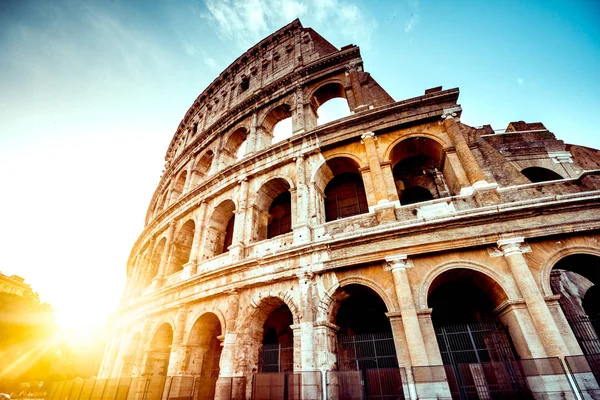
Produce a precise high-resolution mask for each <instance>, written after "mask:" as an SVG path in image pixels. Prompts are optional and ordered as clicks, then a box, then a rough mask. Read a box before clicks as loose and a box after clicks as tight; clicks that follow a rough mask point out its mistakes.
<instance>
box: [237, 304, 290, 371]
mask: <svg viewBox="0 0 600 400" xmlns="http://www.w3.org/2000/svg"><path fill="white" fill-rule="evenodd" d="M250 305H251V310H250V312H249V313H248V314H247V315H246V316H241V321H244V322H243V324H242V326H240V329H239V332H240V340H239V341H238V343H240V346H243V348H244V349H245V350H244V351H241V352H240V357H239V359H238V366H237V368H238V369H246V370H248V371H251V370H254V369H255V368H256V369H257V370H261V369H262V367H261V366H262V365H263V364H265V363H264V362H261V358H262V361H264V360H265V359H264V357H262V355H261V354H264V353H261V352H262V349H263V348H264V347H265V346H267V350H269V351H270V350H273V349H272V348H270V347H269V345H270V344H272V343H271V342H270V341H269V340H268V339H274V337H273V336H272V335H271V336H267V335H269V328H270V327H271V326H273V325H274V324H273V323H271V324H268V322H269V318H270V317H271V316H272V315H274V314H275V316H276V317H277V316H279V317H281V318H283V319H284V320H283V321H279V322H280V323H279V324H275V325H278V326H279V328H287V333H288V334H289V328H290V327H291V325H292V324H298V323H300V318H301V316H300V314H299V312H298V307H297V306H296V304H294V301H293V299H292V298H291V296H290V295H289V293H283V292H282V293H272V292H269V293H267V294H265V295H264V296H263V294H262V293H258V294H257V296H255V297H253V298H251V300H250ZM286 312H289V314H291V320H287V321H286V320H285V318H286ZM271 322H273V321H271ZM265 328H267V329H265ZM275 328H276V331H277V327H275ZM276 333H278V335H276V337H277V340H279V334H280V333H286V332H282V329H279V332H276ZM286 337H287V338H291V339H292V340H293V336H290V335H287V336H286ZM292 346H293V343H286V346H285V347H286V351H285V355H286V356H285V360H284V361H285V363H286V364H287V365H286V366H285V368H287V369H289V368H290V367H289V362H290V361H292V360H291V359H293V355H292V354H293V352H292V354H290V350H291V349H290V347H292ZM268 358H269V357H268ZM294 361H295V362H298V361H299V360H294ZM280 366H281V364H278V366H277V367H278V368H279V367H280Z"/></svg>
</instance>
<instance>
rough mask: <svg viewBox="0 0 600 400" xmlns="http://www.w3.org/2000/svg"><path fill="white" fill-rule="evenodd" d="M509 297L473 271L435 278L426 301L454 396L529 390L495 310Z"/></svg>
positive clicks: (468, 270) (464, 270)
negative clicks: (517, 366) (483, 392)
mask: <svg viewBox="0 0 600 400" xmlns="http://www.w3.org/2000/svg"><path fill="white" fill-rule="evenodd" d="M507 299H508V297H507V295H506V293H505V292H504V290H503V289H502V288H501V287H500V285H499V284H498V283H496V282H495V281H494V280H493V279H491V278H490V277H488V276H487V275H484V274H482V273H480V272H477V271H473V270H470V269H464V268H457V269H452V270H449V271H446V272H443V273H442V274H440V275H439V276H437V277H436V278H435V279H434V281H433V282H432V284H431V286H430V288H429V294H428V298H427V301H428V305H429V307H431V308H432V309H433V312H432V314H431V319H432V323H433V327H434V329H435V334H436V339H437V342H438V347H439V350H440V353H441V356H442V362H443V364H444V366H445V368H446V375H447V376H448V377H449V384H450V391H451V393H452V398H455V399H462V398H472V397H471V396H477V393H479V392H480V391H482V390H483V391H485V392H486V393H489V394H490V395H491V396H492V397H491V398H495V397H494V396H508V395H509V394H514V393H528V389H527V387H526V385H525V382H524V378H523V376H522V375H520V374H519V371H518V370H517V368H515V363H514V361H515V360H516V359H518V355H517V352H516V350H515V348H514V346H513V343H512V340H511V337H510V334H509V331H508V329H507V327H506V326H505V325H504V324H503V323H502V322H501V321H500V319H499V318H498V316H497V315H496V313H495V311H494V310H495V308H496V307H497V306H499V305H500V304H501V303H503V302H504V301H506V300H507ZM513 317H514V316H512V317H511V318H513ZM509 320H510V319H509ZM450 377H452V379H450Z"/></svg>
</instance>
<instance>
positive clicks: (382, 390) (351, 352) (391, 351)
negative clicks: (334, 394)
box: [337, 332, 406, 400]
mask: <svg viewBox="0 0 600 400" xmlns="http://www.w3.org/2000/svg"><path fill="white" fill-rule="evenodd" d="M337 363H338V370H339V371H340V372H341V371H358V373H356V374H339V377H338V385H339V389H338V390H339V393H340V397H339V398H340V399H345V398H353V397H345V396H344V393H354V392H356V390H357V388H359V387H360V388H361V389H362V392H363V396H364V397H363V398H364V399H377V400H384V399H394V400H396V399H404V398H405V387H404V386H405V384H406V379H405V377H404V376H403V374H402V371H401V370H400V368H399V367H398V358H397V356H396V346H395V344H394V338H393V337H392V333H391V332H383V333H365V334H358V335H338V347H337Z"/></svg>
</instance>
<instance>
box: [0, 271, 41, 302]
mask: <svg viewBox="0 0 600 400" xmlns="http://www.w3.org/2000/svg"><path fill="white" fill-rule="evenodd" d="M0 292H6V293H13V294H16V295H19V296H25V295H26V294H32V293H33V291H32V290H31V286H29V285H28V284H27V283H25V279H23V278H21V277H20V276H17V275H11V276H8V275H4V274H3V273H2V272H0Z"/></svg>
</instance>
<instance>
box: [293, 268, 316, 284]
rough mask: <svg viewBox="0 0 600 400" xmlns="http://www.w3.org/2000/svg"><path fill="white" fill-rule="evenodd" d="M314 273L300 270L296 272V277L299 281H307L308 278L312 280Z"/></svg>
mask: <svg viewBox="0 0 600 400" xmlns="http://www.w3.org/2000/svg"><path fill="white" fill-rule="evenodd" d="M314 275H315V274H313V273H312V272H310V271H301V272H298V273H297V274H296V277H297V278H298V280H299V281H300V283H308V282H309V281H310V280H312V278H313V276H314Z"/></svg>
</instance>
